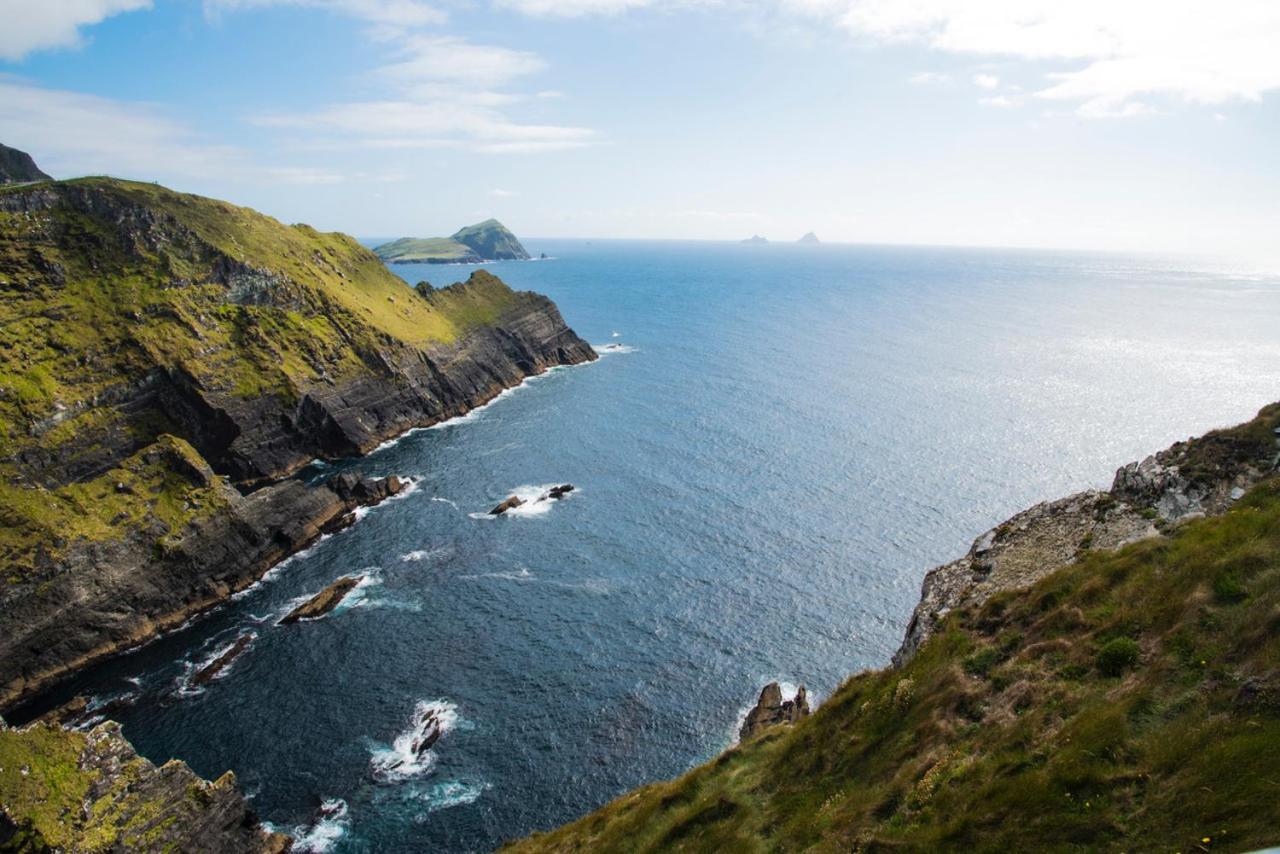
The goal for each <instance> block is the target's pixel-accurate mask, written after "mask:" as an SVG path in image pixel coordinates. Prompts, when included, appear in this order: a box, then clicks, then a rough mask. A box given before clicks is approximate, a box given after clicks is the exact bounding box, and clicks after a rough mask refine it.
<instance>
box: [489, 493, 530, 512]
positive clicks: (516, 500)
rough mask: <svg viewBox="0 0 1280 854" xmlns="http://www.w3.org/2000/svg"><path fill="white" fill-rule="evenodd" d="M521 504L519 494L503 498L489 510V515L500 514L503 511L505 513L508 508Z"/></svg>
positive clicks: (512, 508)
mask: <svg viewBox="0 0 1280 854" xmlns="http://www.w3.org/2000/svg"><path fill="white" fill-rule="evenodd" d="M523 504H524V501H523V500H522V499H521V498H520V496H518V495H513V496H511V497H510V498H508V499H506V500H504V501H503V502H502V503H501V504H499V505H498V506H497V507H495V508H493V509H492V510H490V511H489V515H490V516H501V515H502V514H503V513H506V512H507V511H508V510H514V509H515V508H517V507H520V506H521V505H523Z"/></svg>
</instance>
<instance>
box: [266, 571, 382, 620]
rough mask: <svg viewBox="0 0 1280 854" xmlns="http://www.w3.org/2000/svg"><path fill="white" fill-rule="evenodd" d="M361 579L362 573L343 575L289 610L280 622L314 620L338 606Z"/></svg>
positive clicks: (362, 579)
mask: <svg viewBox="0 0 1280 854" xmlns="http://www.w3.org/2000/svg"><path fill="white" fill-rule="evenodd" d="M361 581H364V576H363V575H344V576H343V577H342V578H339V579H338V580H337V581H335V582H333V583H332V584H330V585H329V586H328V587H326V588H325V589H323V590H321V591H320V592H319V593H317V594H316V595H314V596H312V597H311V598H310V599H308V600H307V601H306V602H303V603H302V604H301V605H299V606H298V607H296V608H294V609H293V610H292V611H290V612H289V613H288V614H287V615H286V616H285V617H284V619H282V620H281V621H280V624H281V625H288V624H290V623H296V622H298V621H299V620H314V619H317V618H318V617H323V616H324V615H325V614H327V613H329V612H330V611H332V610H333V609H334V608H336V607H338V605H339V604H340V603H341V602H342V600H343V599H345V598H347V594H348V593H350V592H351V591H352V590H354V589H355V588H356V585H357V584H359V583H360V582H361Z"/></svg>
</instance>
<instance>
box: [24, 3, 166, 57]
mask: <svg viewBox="0 0 1280 854" xmlns="http://www.w3.org/2000/svg"><path fill="white" fill-rule="evenodd" d="M150 7H151V0H0V59H5V60H9V61H11V62H17V61H18V60H20V59H22V58H23V57H24V56H26V55H27V54H29V53H31V52H32V51H36V50H43V49H45V48H53V47H75V46H77V45H79V44H80V39H81V37H80V28H81V27H87V26H90V25H92V24H96V23H98V22H100V21H102V20H104V19H106V18H109V17H111V16H112V15H117V14H119V13H121V12H131V11H134V10H135V9H149V8H150Z"/></svg>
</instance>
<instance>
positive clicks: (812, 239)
mask: <svg viewBox="0 0 1280 854" xmlns="http://www.w3.org/2000/svg"><path fill="white" fill-rule="evenodd" d="M821 242H822V241H821V240H819V239H818V235H816V234H814V233H813V232H812V231H810V232H809V233H808V234H806V235H805V236H804V237H802V238H800V239H799V240H797V241H796V243H804V244H807V245H813V244H817V243H821Z"/></svg>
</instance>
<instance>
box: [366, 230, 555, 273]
mask: <svg viewBox="0 0 1280 854" xmlns="http://www.w3.org/2000/svg"><path fill="white" fill-rule="evenodd" d="M373 252H374V254H375V255H377V256H378V257H379V258H381V259H382V260H383V261H386V262H388V263H391V264H479V263H481V262H483V261H528V260H529V253H528V252H527V251H526V250H525V248H524V246H522V245H521V244H520V241H519V240H518V239H517V238H516V236H515V235H514V234H512V233H511V231H510V229H508V228H507V227H506V226H505V225H503V224H502V223H500V222H498V221H497V220H496V219H487V220H485V221H484V222H480V223H476V224H475V225H469V226H467V227H466V228H462V229H459V230H458V231H457V232H455V233H454V235H453V236H452V237H402V238H400V239H399V240H393V241H391V242H390V243H384V244H382V245H381V246H378V247H376V248H375V249H374V250H373Z"/></svg>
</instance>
